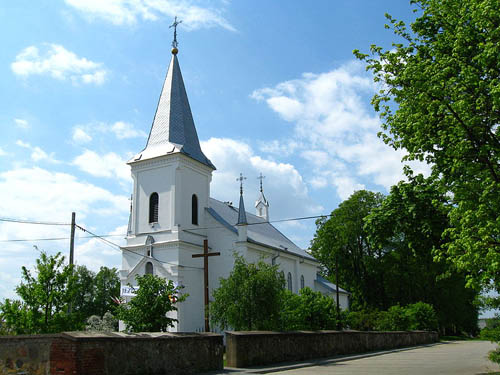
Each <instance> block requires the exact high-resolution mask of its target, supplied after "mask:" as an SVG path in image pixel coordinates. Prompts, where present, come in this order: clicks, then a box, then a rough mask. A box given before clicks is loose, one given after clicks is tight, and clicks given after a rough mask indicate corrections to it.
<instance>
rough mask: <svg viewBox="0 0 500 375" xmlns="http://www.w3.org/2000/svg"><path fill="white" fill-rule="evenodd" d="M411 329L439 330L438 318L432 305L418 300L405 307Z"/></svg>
mask: <svg viewBox="0 0 500 375" xmlns="http://www.w3.org/2000/svg"><path fill="white" fill-rule="evenodd" d="M405 311H406V316H407V317H408V323H409V325H408V328H407V329H409V330H424V331H437V330H438V319H437V315H436V312H435V311H434V308H433V307H432V305H429V304H428V303H424V302H417V303H414V304H412V305H408V306H406V308H405Z"/></svg>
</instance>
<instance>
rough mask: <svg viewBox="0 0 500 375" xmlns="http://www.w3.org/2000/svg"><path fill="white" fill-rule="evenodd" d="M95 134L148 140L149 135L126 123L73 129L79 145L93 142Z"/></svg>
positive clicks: (87, 125) (96, 124)
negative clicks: (110, 134)
mask: <svg viewBox="0 0 500 375" xmlns="http://www.w3.org/2000/svg"><path fill="white" fill-rule="evenodd" d="M94 133H102V134H109V133H112V134H114V136H115V137H116V138H117V139H120V140H122V139H129V138H146V137H147V136H148V135H147V134H146V133H145V132H144V131H142V130H140V129H136V128H135V127H134V125H133V124H131V123H128V122H125V121H116V122H114V123H112V124H107V123H105V122H94V123H90V124H86V125H76V126H75V127H74V128H73V136H72V138H73V141H75V142H78V143H88V142H90V141H91V140H92V135H93V134H94Z"/></svg>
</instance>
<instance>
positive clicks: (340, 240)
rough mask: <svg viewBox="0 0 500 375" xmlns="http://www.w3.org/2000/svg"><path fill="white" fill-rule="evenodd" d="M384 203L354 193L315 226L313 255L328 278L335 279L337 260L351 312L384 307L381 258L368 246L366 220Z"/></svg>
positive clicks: (376, 197)
mask: <svg viewBox="0 0 500 375" xmlns="http://www.w3.org/2000/svg"><path fill="white" fill-rule="evenodd" d="M382 199H383V196H382V194H379V193H372V192H370V191H366V190H360V191H357V192H355V193H354V194H352V195H351V196H350V197H349V199H347V200H345V201H343V202H342V203H341V204H340V205H339V207H338V208H337V209H335V210H334V211H333V212H332V214H331V217H330V218H329V219H326V218H325V219H320V220H318V221H317V222H316V225H317V230H316V233H315V235H314V239H313V240H312V242H311V251H312V255H313V256H314V257H315V258H316V259H318V260H319V261H320V262H321V263H322V264H323V265H324V267H325V268H326V271H327V274H328V276H333V275H335V262H336V259H338V266H339V284H340V285H342V286H343V287H344V288H346V289H347V290H349V292H350V293H351V298H350V302H351V308H353V309H355V310H356V309H361V308H363V307H365V306H373V307H383V306H384V305H385V302H384V301H385V296H384V290H383V288H382V285H383V284H384V280H383V278H384V273H383V272H382V269H381V268H380V265H379V262H378V260H380V259H381V254H377V253H376V251H375V250H374V249H373V248H372V246H371V245H370V244H369V242H368V235H367V233H366V231H365V228H364V218H365V217H366V216H367V215H368V214H369V213H370V212H372V210H374V209H375V208H376V207H378V206H379V205H380V204H381V202H382ZM380 251H381V250H380V249H379V252H380ZM377 270H378V271H377Z"/></svg>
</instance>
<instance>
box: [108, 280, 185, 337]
mask: <svg viewBox="0 0 500 375" xmlns="http://www.w3.org/2000/svg"><path fill="white" fill-rule="evenodd" d="M136 280H137V285H138V286H139V290H137V292H136V295H135V296H134V297H133V298H132V299H131V300H130V302H128V303H126V304H121V305H119V307H118V309H117V316H118V318H119V319H121V320H123V322H124V323H125V325H126V327H127V330H128V331H130V332H166V331H167V330H168V328H169V327H173V326H174V322H177V319H174V318H170V317H168V316H167V313H169V312H170V311H177V307H176V304H177V303H178V302H182V301H184V300H185V299H186V298H187V296H188V295H187V294H184V295H180V294H179V292H180V287H176V286H175V285H174V283H173V281H172V280H168V281H167V280H165V279H164V278H162V277H159V276H156V275H143V276H140V275H137V276H136ZM129 286H132V285H130V284H129Z"/></svg>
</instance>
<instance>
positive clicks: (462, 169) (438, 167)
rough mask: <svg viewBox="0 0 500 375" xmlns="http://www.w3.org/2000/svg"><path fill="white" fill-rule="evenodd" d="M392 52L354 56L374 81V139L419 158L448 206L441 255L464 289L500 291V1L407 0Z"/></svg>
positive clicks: (395, 25) (394, 25) (374, 50)
mask: <svg viewBox="0 0 500 375" xmlns="http://www.w3.org/2000/svg"><path fill="white" fill-rule="evenodd" d="M411 3H412V4H413V5H414V6H415V7H416V9H415V12H416V14H417V18H416V20H415V21H414V22H413V23H412V24H411V29H408V28H407V27H406V25H405V24H404V23H403V22H402V21H397V20H395V19H393V18H392V17H390V16H387V17H388V20H389V25H386V26H387V28H391V29H392V30H393V31H394V33H395V34H396V36H397V38H398V40H397V42H396V43H394V44H393V46H392V48H391V49H390V50H384V49H383V48H381V47H378V46H372V47H371V54H363V53H360V52H359V51H357V50H356V51H354V53H355V54H356V56H357V57H358V58H360V59H361V60H364V61H366V62H367V69H369V70H371V71H372V72H373V73H374V76H375V81H376V82H379V83H380V92H379V93H378V94H377V95H375V96H374V98H373V100H372V103H373V105H374V107H375V110H376V111H379V112H380V116H381V119H382V121H383V124H382V126H383V129H384V131H383V132H381V136H382V137H383V139H384V140H385V142H386V143H388V144H390V145H392V146H393V147H394V148H396V149H405V150H407V151H408V157H407V159H410V160H411V159H413V160H415V159H416V160H426V161H427V162H429V163H431V165H432V177H433V178H434V179H435V180H436V181H439V183H440V185H441V189H442V190H443V191H444V192H447V193H449V195H448V198H449V200H450V202H451V203H452V205H453V206H452V207H453V208H452V210H451V211H450V214H449V217H450V219H451V227H450V228H449V229H448V230H447V232H446V234H447V235H448V236H449V237H450V240H451V241H450V242H449V243H448V244H447V246H446V248H445V249H444V251H443V252H442V257H443V258H448V259H449V260H450V261H451V262H453V264H454V265H455V266H456V267H457V268H458V269H460V270H463V271H466V272H467V273H468V275H467V277H468V285H469V286H472V287H475V288H481V287H482V288H490V287H494V288H496V289H497V290H499V289H500V219H499V216H498V214H499V212H500V189H499V186H500V138H499V134H500V127H499V124H500V57H499V56H500V2H499V0H461V1H456V0H412V1H411Z"/></svg>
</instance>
